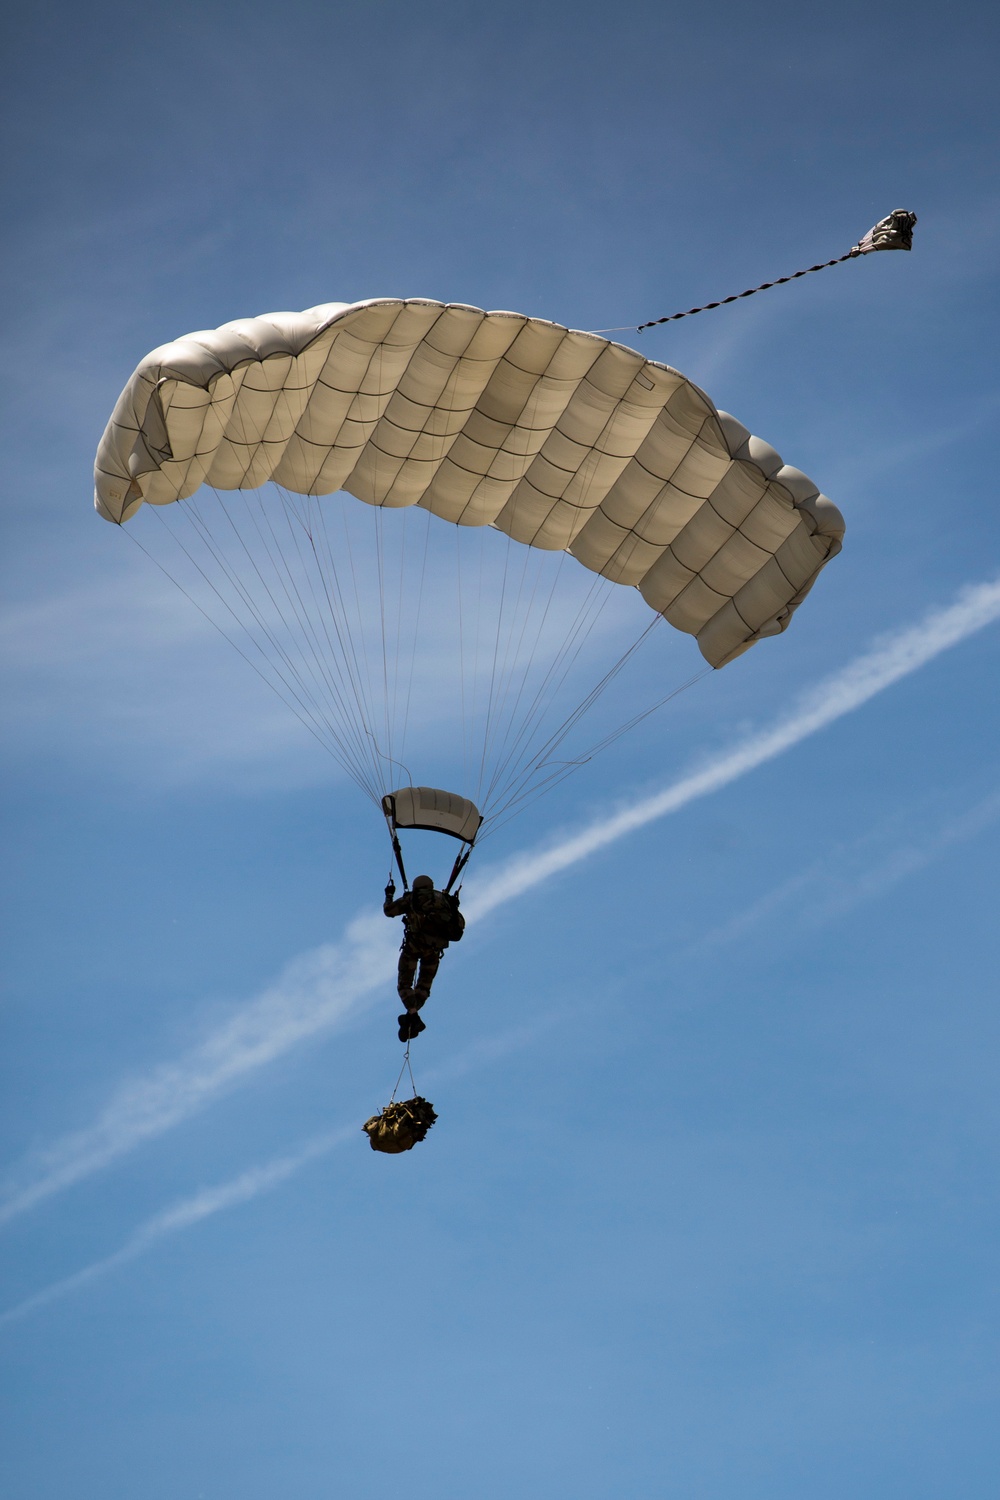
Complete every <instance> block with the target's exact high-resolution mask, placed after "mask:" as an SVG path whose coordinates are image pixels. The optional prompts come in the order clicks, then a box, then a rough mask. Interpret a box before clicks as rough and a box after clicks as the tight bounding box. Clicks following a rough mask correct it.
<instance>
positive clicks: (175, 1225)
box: [0, 1015, 558, 1327]
mask: <svg viewBox="0 0 1000 1500" xmlns="http://www.w3.org/2000/svg"><path fill="white" fill-rule="evenodd" d="M557 1019H558V1017H557V1016H555V1015H549V1016H542V1017H539V1018H538V1019H537V1020H536V1021H534V1022H533V1023H532V1024H531V1025H529V1026H519V1027H515V1028H512V1029H511V1030H510V1031H507V1032H504V1033H502V1034H501V1035H500V1036H494V1037H490V1038H488V1039H486V1040H484V1041H482V1042H478V1043H475V1044H474V1045H473V1046H471V1047H469V1048H466V1050H465V1051H463V1052H461V1053H459V1054H458V1055H457V1056H456V1057H453V1058H451V1059H450V1060H449V1061H447V1062H445V1063H444V1064H443V1065H442V1066H441V1067H439V1068H436V1069H434V1071H433V1072H432V1073H431V1074H429V1075H428V1079H427V1086H431V1085H433V1084H435V1083H438V1082H440V1081H441V1080H443V1079H446V1078H449V1079H450V1078H458V1077H461V1076H463V1075H464V1074H466V1073H471V1072H473V1071H475V1070H476V1069H478V1068H481V1067H485V1066H487V1065H488V1064H489V1063H491V1062H494V1061H495V1060H496V1059H498V1058H500V1057H504V1056H506V1055H507V1054H508V1053H510V1052H512V1051H515V1050H516V1049H517V1048H519V1047H524V1046H527V1045H528V1044H529V1043H530V1042H532V1041H533V1040H534V1039H535V1037H536V1036H537V1035H538V1034H539V1032H540V1031H543V1030H545V1029H546V1028H547V1027H548V1026H550V1025H551V1024H552V1023H553V1021H555V1020H557ZM358 1136H359V1129H358V1125H357V1124H356V1123H355V1124H353V1125H345V1126H342V1127H340V1128H339V1129H336V1130H326V1131H323V1132H321V1133H320V1134H319V1135H314V1136H310V1138H309V1139H308V1140H306V1141H303V1142H302V1144H301V1145H299V1146H297V1147H296V1149H295V1150H294V1151H290V1152H286V1153H285V1154H283V1155H281V1156H277V1157H272V1158H271V1160H270V1161H267V1162H261V1163H260V1164H259V1165H258V1166H255V1167H250V1168H248V1169H247V1171H245V1172H241V1173H240V1174H239V1175H238V1176H237V1177H233V1178H230V1180H229V1181H228V1182H223V1183H219V1184H218V1185H217V1186H215V1187H208V1188H201V1189H199V1191H198V1192H197V1193H194V1194H192V1195H191V1196H190V1197H188V1198H183V1199H181V1200H180V1201H179V1202H178V1203H172V1204H170V1205H169V1207H167V1208H165V1209H162V1210H161V1211H160V1212H159V1213H157V1214H153V1215H152V1217H151V1218H149V1219H147V1220H146V1221H145V1223H144V1224H140V1225H139V1227H138V1229H135V1230H133V1232H132V1233H131V1234H130V1235H129V1237H128V1238H127V1240H126V1241H125V1243H124V1244H123V1245H121V1246H120V1247H119V1249H117V1250H115V1251H114V1252H113V1253H112V1254H111V1255H105V1256H103V1257H102V1258H101V1259H100V1260H96V1261H93V1262H92V1263H91V1264H90V1265H89V1266H84V1267H83V1269H82V1270H80V1271H75V1272H74V1273H73V1274H72V1275H71V1276H64V1277H62V1278H61V1279H60V1280H59V1281H54V1282H52V1283H51V1284H50V1285H49V1286H47V1287H43V1288H42V1290H41V1291H40V1292H35V1293H34V1294H33V1295H32V1296H30V1297H26V1298H25V1299H24V1301H23V1302H19V1303H17V1304H16V1305H15V1306H14V1307H11V1308H9V1309H8V1310H7V1311H6V1312H4V1313H0V1327H3V1326H4V1325H5V1324H8V1323H14V1322H17V1321H18V1320H19V1319H21V1318H25V1317H27V1316H28V1314H29V1313H33V1312H36V1311H37V1310H38V1309H39V1308H42V1307H45V1306H47V1305H48V1304H49V1303H50V1302H55V1301H57V1300H58V1299H60V1298H62V1297H67V1296H69V1295H70V1294H71V1293H72V1292H76V1291H79V1290H80V1288H81V1287H84V1286H87V1285H88V1284H89V1283H90V1282H92V1281H96V1280H97V1279H98V1278H99V1277H101V1276H105V1275H106V1274H107V1273H108V1272H109V1271H114V1270H117V1269H118V1267H119V1266H123V1265H126V1264H127V1263H128V1262H129V1261H132V1260H135V1259H137V1257H138V1256H140V1255H144V1254H145V1252H146V1251H147V1250H151V1249H152V1248H153V1246H154V1245H156V1244H158V1243H159V1241H160V1240H163V1239H166V1238H168V1237H169V1236H170V1235H174V1234H180V1233H181V1231H182V1230H185V1229H191V1228H193V1227H194V1226H195V1225H196V1224H200V1223H201V1222H202V1220H203V1219H209V1218H211V1217H212V1216H213V1215H214V1214H218V1213H223V1212H225V1210H226V1209H230V1208H238V1207H239V1206H240V1204H243V1203H249V1202H250V1200H251V1199H253V1198H258V1197H260V1195H261V1194H262V1193H268V1192H271V1191H272V1190H273V1189H274V1188H277V1187H280V1186H281V1184H282V1183H283V1182H287V1181H288V1179H289V1178H290V1177H294V1176H295V1175H296V1173H298V1172H300V1171H301V1170H302V1169H303V1167H307V1166H309V1164H310V1163H311V1162H314V1161H316V1160H317V1159H318V1158H319V1157H322V1156H327V1155H329V1153H330V1152H331V1151H334V1150H336V1148H337V1147H338V1146H342V1145H344V1144H345V1143H346V1142H348V1141H357V1140H358Z"/></svg>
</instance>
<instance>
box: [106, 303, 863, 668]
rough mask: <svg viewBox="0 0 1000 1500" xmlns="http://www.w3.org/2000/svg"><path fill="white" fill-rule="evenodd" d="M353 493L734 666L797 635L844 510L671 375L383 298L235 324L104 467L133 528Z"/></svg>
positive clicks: (164, 366) (137, 395) (176, 351)
mask: <svg viewBox="0 0 1000 1500" xmlns="http://www.w3.org/2000/svg"><path fill="white" fill-rule="evenodd" d="M268 480H273V481H274V482H275V483H276V484H278V485H281V486H284V487H285V488H286V489H288V490H291V491H294V492H296V493H298V494H302V495H309V496H316V495H328V494H331V493H332V492H334V491H336V490H346V491H348V492H349V493H350V494H352V495H354V496H355V497H357V498H358V499H359V500H362V501H365V502H366V503H367V504H369V505H372V506H378V507H385V508H389V509H397V508H401V507H410V506H419V507H422V508H423V509H424V510H425V511H429V512H431V513H432V514H433V515H435V516H437V517H440V518H441V519H443V520H447V521H451V522H455V523H457V524H458V525H460V526H463V527H483V526H489V527H493V528H495V529H496V530H498V531H501V532H504V533H506V534H507V536H509V537H510V538H512V539H513V540H514V541H516V542H520V543H524V544H526V545H529V546H532V547H536V548H542V549H545V550H550V551H559V550H562V551H566V552H568V553H570V554H572V556H573V557H575V558H576V559H577V560H578V561H579V562H580V563H582V564H583V566H584V567H586V568H588V569H590V570H591V571H592V572H594V573H597V574H601V575H603V576H604V577H605V578H607V579H609V580H611V581H612V582H614V583H619V584H624V585H631V586H634V587H636V588H637V589H638V590H639V592H640V593H641V594H642V596H643V598H644V599H645V601H646V603H647V604H648V605H649V606H650V607H651V608H652V609H653V610H654V611H656V612H657V613H659V614H661V615H662V616H663V617H664V618H665V619H666V620H668V621H669V623H670V624H671V625H673V626H675V627H676V628H677V629H678V630H682V631H685V632H687V633H689V634H691V635H693V636H695V637H696V639H697V642H698V645H699V648H700V649H701V652H702V654H703V656H704V657H705V658H706V660H707V661H709V662H710V663H711V665H712V666H714V667H721V666H723V665H725V664H726V663H727V662H729V661H731V660H732V659H733V658H734V657H736V656H738V655H739V654H740V653H741V652H743V651H745V650H746V649H747V648H748V647H749V646H751V645H753V643H754V642H755V641H757V640H759V639H761V638H762V637H764V636H769V635H774V634H777V633H778V632H780V631H782V630H784V629H785V628H786V626H787V625H788V623H789V620H790V618H791V615H792V613H793V611H794V610H795V608H796V606H797V605H798V604H799V602H800V601H801V600H802V598H803V597H804V596H805V594H806V593H807V592H808V590H809V589H810V588H811V587H812V584H813V583H814V581H815V579H816V577H817V575H818V573H819V572H820V570H821V569H822V567H823V566H824V564H825V563H826V562H827V561H828V560H829V559H830V558H831V557H832V556H834V555H835V554H836V553H837V552H838V551H839V550H840V545H841V538H842V536H843V532H844V522H843V518H842V517H841V515H840V512H839V511H838V510H837V508H836V506H835V505H833V503H832V502H831V501H830V500H828V499H827V498H826V497H825V496H823V495H821V494H820V493H819V490H818V487H817V486H816V485H814V484H813V483H812V481H811V480H810V479H808V478H807V476H806V475H804V474H802V473H801V472H800V471H799V470H798V469H794V468H792V467H791V466H788V465H785V464H784V463H783V461H782V459H781V457H780V456H779V455H778V454H777V453H776V452H775V451H774V449H773V448H771V447H770V446H769V445H768V444H766V443H764V442H762V441H761V440H760V439H758V438H755V437H753V436H751V434H750V433H749V432H748V431H747V429H746V428H745V427H743V426H742V425H741V424H740V423H739V422H737V421H736V420H735V418H732V417H730V416H728V415H727V414H726V413H724V412H720V411H718V410H717V409H716V407H715V406H714V405H713V403H712V402H711V400H710V399H709V397H708V396H707V395H706V394H705V393H704V392H703V391H701V390H699V388H698V387H697V386H695V385H694V384H692V382H691V381H689V380H687V379H685V377H684V376H683V375H681V374H679V373H678V372H677V371H676V370H673V369H671V368H670V367H669V366H668V365H664V364H660V363H658V362H656V361H653V360H646V359H644V358H643V357H642V356H641V355H639V354H636V353H635V352H633V351H632V350H630V349H627V348H625V347H624V346H623V345H621V344H617V343H612V342H609V341H608V340H607V339H604V338H600V337H598V336H596V335H594V334H588V333H581V332H576V331H572V330H569V329H566V328H564V327H562V326H561V325H559V324H556V323H550V322H546V321H545V320H543V319H539V318H529V317H524V316H521V315H519V314H516V313H508V312H489V313H488V312H483V311H481V310H480V309H479V308H475V307H468V306H464V305H462V304H455V303H449V304H445V303H440V302H433V301H426V300H420V299H416V300H415V299H395V298H382V299H375V300H372V301H367V302H358V303H351V304H345V303H328V304H325V305H323V306H321V307H315V308H311V309H309V310H308V311H306V312H303V313H272V314H268V315H266V316H264V317H258V318H251V319H244V320H239V321H236V322H233V323H227V324H225V325H223V327H222V328H219V329H217V330H213V331H208V332H201V333H195V334H191V335H188V336H187V337H186V338H183V339H179V340H177V341H176V342H175V343H172V344H166V345H163V346H162V347H161V348H159V349H156V350H154V351H153V352H152V354H150V355H149V356H147V358H146V359H145V360H143V361H142V363H141V364H140V365H139V367H138V368H137V370H136V371H135V373H134V375H133V376H132V378H131V380H130V381H129V383H128V385H127V386H126V388H125V390H124V391H123V393H122V395H121V397H120V399H119V401H118V404H117V406H116V408H115V411H114V414H113V416H112V418H111V421H110V422H109V424H108V427H107V430H106V431H105V434H104V437H103V439H102V442H101V445H100V448H99V450H98V456H97V464H96V470H95V504H96V507H97V509H98V511H99V512H100V514H101V515H102V516H104V517H105V518H106V519H108V520H111V521H115V522H118V523H121V522H124V521H127V520H128V519H129V518H130V517H131V516H133V515H134V514H135V513H136V511H137V510H138V509H139V508H140V506H141V505H142V504H143V503H144V502H147V503H149V504H152V505H166V504H169V503H171V502H173V501H178V500H181V501H182V500H184V499H186V498H187V497H189V496H192V495H193V494H194V493H195V491H196V490H197V489H198V488H199V487H200V486H201V485H202V484H203V483H205V484H208V485H211V486H214V487H216V488H218V489H221V490H241V489H253V488H256V487H258V486H260V485H262V484H264V483H265V482H266V481H268Z"/></svg>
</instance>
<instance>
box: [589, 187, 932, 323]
mask: <svg viewBox="0 0 1000 1500" xmlns="http://www.w3.org/2000/svg"><path fill="white" fill-rule="evenodd" d="M916 222H917V216H916V214H915V213H911V212H910V210H909V209H906V208H894V209H893V211H892V213H891V214H887V215H886V217H885V218H884V219H879V221H878V223H877V224H873V225H872V227H871V229H869V231H868V233H867V234H866V235H863V236H862V238H861V239H860V240H859V241H858V243H857V244H856V245H852V246H851V248H850V250H848V251H847V253H846V255H838V256H836V257H835V259H834V260H824V261H823V262H821V264H820V265H818V266H807V267H806V268H805V270H804V271H793V272H792V274H791V276H779V277H778V279H777V281H762V282H761V284H760V286H752V287H750V288H749V289H748V290H747V291H745V292H737V293H736V295H735V296H734V297H723V298H722V300H721V302H706V303H705V305H704V306H703V307H689V308H688V310H687V312H678V313H671V314H670V315H669V317H666V318H653V319H652V320H651V321H650V322H648V323H640V324H639V325H638V327H637V328H636V330H635V331H636V333H641V332H642V330H643V329H644V328H658V327H659V325H660V324H661V323H675V322H676V321H677V319H678V318H693V317H694V315H695V313H702V312H708V311H709V310H710V309H711V308H713V307H725V306H726V304H727V303H729V302H739V301H740V299H741V298H743V297H754V296H756V294H757V293H758V292H766V291H768V290H770V288H771V287H773V286H784V285H785V283H786V282H789V281H798V279H799V277H800V276H810V275H811V274H812V273H813V271H827V270H829V268H830V267H831V266H839V265H842V264H843V262H844V261H845V260H857V259H858V258H859V257H860V256H862V255H871V254H872V253H873V252H874V251H879V250H912V249H913V228H914V225H915V224H916ZM590 331H591V333H628V332H630V331H631V325H628V326H627V327H621V328H592V329H591V330H590Z"/></svg>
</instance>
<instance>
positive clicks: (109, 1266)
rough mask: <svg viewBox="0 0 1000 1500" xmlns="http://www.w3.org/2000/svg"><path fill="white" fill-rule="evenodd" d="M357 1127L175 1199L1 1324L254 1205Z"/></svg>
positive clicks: (321, 1137)
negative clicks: (215, 1218) (171, 1238)
mask: <svg viewBox="0 0 1000 1500" xmlns="http://www.w3.org/2000/svg"><path fill="white" fill-rule="evenodd" d="M357 1128H358V1127H357V1126H356V1125H353V1126H345V1127H343V1128H342V1129H340V1130H331V1131H326V1132H324V1133H323V1134H322V1135H316V1136H313V1137H312V1138H311V1139H310V1140H308V1141H306V1142H305V1143H304V1144H303V1145H301V1146H300V1147H299V1148H298V1149H297V1150H296V1151H292V1152H290V1153H289V1154H288V1155H285V1156H278V1157H275V1158H273V1159H272V1160H271V1161H269V1162H264V1163H262V1164H261V1165H260V1166H256V1167H251V1168H250V1169H249V1170H248V1171H246V1172H241V1173H240V1175H239V1176H238V1177H234V1178H232V1179H231V1180H230V1181H229V1182H225V1183H221V1184H220V1185H219V1186H218V1187H209V1188H202V1189H201V1190H200V1191H199V1192H197V1193H195V1194H194V1195H193V1196H192V1197H190V1198H184V1199H182V1200H181V1201H180V1202H179V1203H172V1204H171V1205H170V1206H169V1207H168V1208H165V1209H163V1210H161V1212H160V1213H158V1214H154V1215H153V1216H152V1218H149V1219H147V1220H146V1222H145V1223H144V1224H140V1225H139V1228H138V1229H136V1230H135V1231H134V1232H133V1233H132V1234H130V1235H129V1237H128V1239H127V1240H126V1241H125V1243H124V1245H122V1246H121V1248H120V1249H118V1250H116V1251H115V1252H114V1254H112V1255H106V1256H104V1258H103V1259H102V1260H96V1261H94V1262H93V1263H92V1264H91V1265H89V1266H84V1268H83V1270H81V1271H76V1272H74V1273H73V1275H72V1276H64V1277H63V1278H62V1280H61V1281H54V1282H52V1284H51V1285H50V1286H47V1287H45V1288H43V1290H42V1291H40V1292H36V1293H35V1294H34V1295H33V1296H31V1297H26V1298H25V1300H24V1301H23V1302H19V1303H18V1304H17V1306H16V1307H12V1308H10V1309H9V1310H8V1311H7V1312H5V1313H0V1327H2V1326H3V1325H4V1324H6V1323H13V1322H15V1321H16V1320H17V1319H19V1318H24V1317H27V1315H28V1314H29V1313H33V1312H35V1311H36V1310H37V1309H38V1308H40V1307H45V1305H46V1304H47V1303H49V1302H55V1301H56V1300H57V1299H58V1298H60V1297H66V1296H68V1295H69V1294H70V1293H71V1292H75V1291H78V1290H79V1289H80V1288H81V1287H84V1286H86V1285H87V1284H88V1282H91V1281H96V1280H97V1279H98V1277H100V1276H104V1275H106V1274H107V1272H108V1271H114V1270H116V1269H117V1268H118V1267H119V1266H124V1265H126V1264H127V1263H128V1261H130V1260H135V1259H136V1257H137V1256H140V1255H142V1254H144V1253H145V1251H147V1250H151V1249H152V1247H153V1246H154V1245H155V1244H156V1243H157V1242H158V1241H159V1240H162V1239H166V1237H167V1236H168V1235H172V1234H179V1233H180V1231H181V1230H182V1229H190V1228H192V1226H193V1225H195V1224H199V1223H200V1222H201V1221H202V1219H208V1218H211V1216H212V1215H213V1214H217V1213H221V1212H222V1211H223V1210H224V1209H227V1208H235V1207H236V1206H237V1205H238V1204H240V1203H248V1202H249V1201H250V1199H251V1198H256V1197H259V1195H260V1194H261V1193H266V1192H268V1191H270V1189H272V1188H276V1187H278V1186H280V1184H281V1183H283V1182H285V1181H287V1179H288V1178H289V1177H292V1176H293V1175H294V1174H295V1173H296V1172H298V1171H301V1169H302V1168H303V1167H304V1166H307V1165H308V1163H309V1162H311V1161H315V1160H316V1158H317V1157H319V1156H325V1155H327V1153H328V1152H330V1151H332V1150H333V1149H334V1148H335V1147H336V1146H339V1145H340V1144H341V1143H342V1142H344V1141H346V1140H349V1139H351V1138H353V1137H354V1136H355V1135H356V1134H357Z"/></svg>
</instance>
